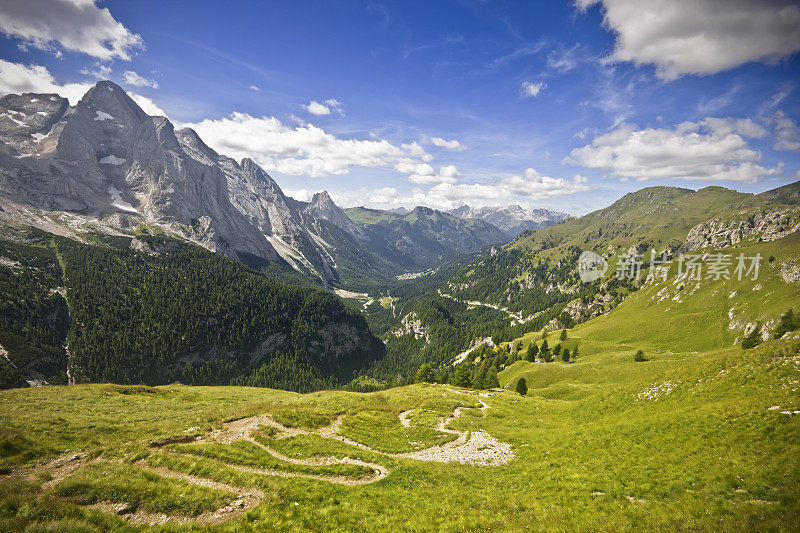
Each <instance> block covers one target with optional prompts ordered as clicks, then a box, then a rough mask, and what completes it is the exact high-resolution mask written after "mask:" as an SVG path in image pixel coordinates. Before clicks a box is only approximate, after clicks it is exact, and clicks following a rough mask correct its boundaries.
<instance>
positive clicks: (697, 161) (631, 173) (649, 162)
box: [565, 118, 781, 182]
mask: <svg viewBox="0 0 800 533" xmlns="http://www.w3.org/2000/svg"><path fill="white" fill-rule="evenodd" d="M766 134H767V132H766V130H764V128H763V127H762V126H760V125H758V124H756V123H754V122H753V121H751V120H750V119H730V118H707V119H705V120H703V121H700V122H684V123H682V124H679V125H678V126H676V127H675V128H672V129H669V128H656V129H654V128H645V129H639V128H638V127H637V126H635V125H633V124H622V125H621V126H620V127H618V128H617V129H615V130H614V131H611V132H610V133H606V134H604V135H599V136H597V137H595V138H594V140H592V143H591V144H588V145H586V146H583V147H582V148H575V149H574V150H572V151H571V152H570V156H569V157H568V158H567V159H566V160H565V162H568V163H571V164H575V165H582V166H584V167H587V168H600V169H604V170H606V171H608V172H609V173H610V174H612V175H615V176H617V177H619V178H622V179H631V178H633V179H636V180H640V181H644V180H648V179H652V178H671V179H683V180H702V181H719V180H731V181H742V182H753V181H756V180H758V179H759V178H761V177H763V176H772V175H778V174H780V172H781V169H780V167H777V168H765V167H763V166H761V165H759V164H758V162H759V161H760V160H761V153H760V152H758V151H757V150H753V149H751V148H750V147H749V146H748V144H747V141H746V140H745V137H764V136H765V135H766Z"/></svg>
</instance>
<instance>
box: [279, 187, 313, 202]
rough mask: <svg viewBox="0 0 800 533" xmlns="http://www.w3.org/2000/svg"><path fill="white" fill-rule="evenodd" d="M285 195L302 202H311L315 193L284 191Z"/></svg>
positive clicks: (299, 190) (298, 190)
mask: <svg viewBox="0 0 800 533" xmlns="http://www.w3.org/2000/svg"><path fill="white" fill-rule="evenodd" d="M283 194H285V195H286V196H290V197H292V198H294V199H295V200H300V201H301V202H310V201H311V198H312V197H313V196H314V193H313V192H311V191H309V190H308V189H283Z"/></svg>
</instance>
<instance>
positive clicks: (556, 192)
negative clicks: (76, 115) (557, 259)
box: [0, 0, 800, 214]
mask: <svg viewBox="0 0 800 533" xmlns="http://www.w3.org/2000/svg"><path fill="white" fill-rule="evenodd" d="M653 15H657V16H653ZM0 32H2V35H3V37H0V60H2V62H0V92H2V93H8V92H23V91H45V90H48V91H56V92H60V93H62V94H64V95H65V96H68V97H70V98H71V100H72V101H73V102H74V100H75V99H76V98H79V97H80V94H82V92H83V91H84V90H85V89H86V87H88V86H90V85H91V84H92V83H94V82H95V81H96V80H97V79H99V78H107V79H111V80H112V81H115V82H117V83H119V84H120V85H122V86H123V87H125V88H126V90H128V91H129V92H131V93H133V94H134V95H135V98H136V99H137V101H139V102H140V104H142V105H143V106H144V107H145V109H146V110H147V111H148V112H151V113H166V114H167V116H168V117H169V118H170V119H171V120H172V121H173V122H175V123H176V124H178V125H189V126H191V127H194V128H195V129H197V130H198V132H199V133H200V135H201V137H203V138H204V139H205V140H206V141H207V142H208V143H209V144H210V145H211V146H212V147H214V148H215V149H217V150H218V151H219V152H220V153H224V154H227V155H231V156H232V157H236V158H237V159H239V158H241V157H245V156H249V157H252V158H253V159H255V160H256V161H258V162H259V163H260V164H261V165H262V166H263V167H264V168H265V169H266V170H267V171H268V172H269V173H270V174H271V175H272V176H273V177H274V178H275V179H276V181H278V183H279V184H280V185H281V186H282V187H283V188H284V189H285V190H286V191H287V192H289V193H290V194H292V195H294V196H296V197H298V198H300V199H305V198H306V197H307V195H308V194H310V193H312V192H314V191H318V190H323V189H325V190H328V191H330V192H331V194H332V196H333V197H334V199H335V200H336V201H337V202H338V203H340V204H342V205H345V206H350V205H368V206H373V207H384V208H385V207H396V206H398V205H404V206H406V207H412V206H413V205H417V204H424V205H429V206H431V207H438V208H449V207H456V206H458V205H461V204H463V203H467V204H470V205H503V204H508V203H518V204H521V205H523V206H529V207H533V206H536V207H548V208H552V209H557V210H562V211H566V212H570V213H573V214H582V213H585V212H588V211H591V210H593V209H597V208H600V207H603V206H605V205H607V204H609V203H610V202H612V201H614V200H615V199H616V198H618V197H619V196H621V195H622V194H624V193H625V192H628V191H632V190H637V189H639V188H642V187H644V186H648V185H677V186H683V187H690V188H700V187H704V186H708V185H722V186H725V187H730V188H735V189H738V190H744V191H752V192H758V191H763V190H767V189H771V188H774V187H777V186H780V185H783V184H786V183H790V182H792V181H796V180H797V179H800V174H799V172H800V130H798V126H797V124H798V123H799V122H800V57H799V56H800V54H798V53H797V52H798V50H800V4H798V3H797V2H794V1H789V0H787V1H781V0H769V1H766V0H765V1H756V0H747V1H745V0H742V1H737V0H697V1H695V2H685V1H683V0H653V1H652V2H647V3H642V2H637V1H636V0H602V1H600V0H578V1H577V2H574V3H573V2H556V1H541V2H536V1H528V2H493V1H463V2H462V1H451V2H432V1H426V2H416V1H414V2H356V1H353V2H299V1H297V2H282V3H277V2H226V3H219V4H216V3H211V2H188V1H186V2H183V1H171V2H163V1H160V2H156V1H143V0H139V1H136V2H122V1H119V2H117V1H106V2H97V3H93V2H92V1H91V0H76V3H75V4H71V3H69V2H66V1H65V0H38V1H8V2H4V3H3V5H2V6H0Z"/></svg>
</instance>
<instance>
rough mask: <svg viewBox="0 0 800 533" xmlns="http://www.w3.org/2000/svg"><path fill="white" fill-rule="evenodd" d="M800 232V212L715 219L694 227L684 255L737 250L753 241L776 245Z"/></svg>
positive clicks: (790, 210)
mask: <svg viewBox="0 0 800 533" xmlns="http://www.w3.org/2000/svg"><path fill="white" fill-rule="evenodd" d="M796 231H800V208H798V207H789V208H764V209H761V210H759V211H756V212H753V213H749V214H747V213H744V214H742V215H741V216H737V217H734V218H732V219H731V218H714V219H711V220H709V221H708V222H703V223H702V224H698V225H697V226H695V227H693V228H692V229H691V230H690V231H689V234H688V235H687V236H686V240H685V241H684V243H683V244H682V245H681V247H680V249H679V251H680V252H694V251H696V250H699V249H701V248H705V247H713V248H724V247H727V246H733V245H736V244H738V243H739V242H741V241H743V240H744V239H748V238H750V237H758V238H760V239H761V240H762V241H775V240H778V239H781V238H783V237H786V236H787V235H790V234H792V233H794V232H796Z"/></svg>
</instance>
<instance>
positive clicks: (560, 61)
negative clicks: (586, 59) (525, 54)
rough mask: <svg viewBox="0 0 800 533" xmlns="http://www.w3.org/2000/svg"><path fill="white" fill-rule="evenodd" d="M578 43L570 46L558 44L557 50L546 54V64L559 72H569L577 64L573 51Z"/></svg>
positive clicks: (576, 48)
mask: <svg viewBox="0 0 800 533" xmlns="http://www.w3.org/2000/svg"><path fill="white" fill-rule="evenodd" d="M578 46H579V45H577V44H576V45H575V46H573V47H572V48H564V46H563V45H560V46H559V48H558V49H557V50H553V51H552V52H550V53H549V54H548V55H547V66H548V67H549V68H551V69H553V70H557V71H559V72H569V71H570V70H572V69H574V68H575V67H576V66H577V65H578V58H577V57H576V54H575V52H576V51H577V50H578Z"/></svg>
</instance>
